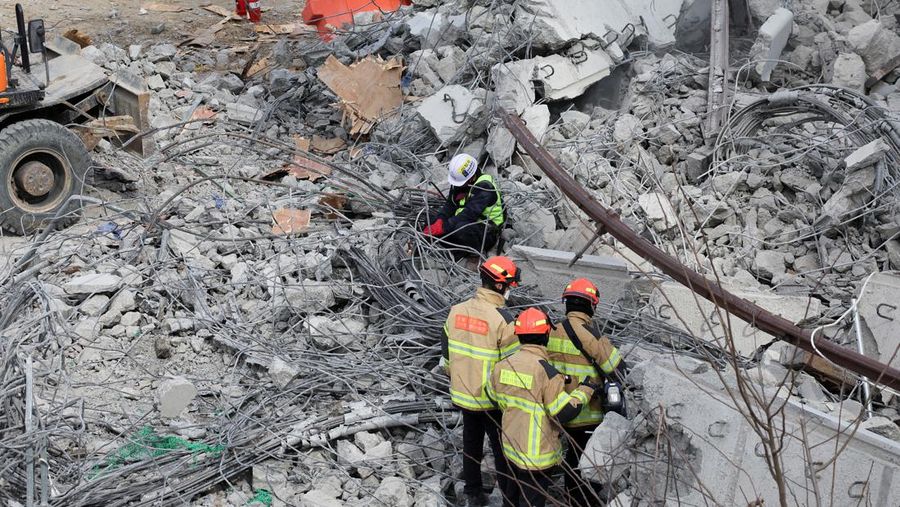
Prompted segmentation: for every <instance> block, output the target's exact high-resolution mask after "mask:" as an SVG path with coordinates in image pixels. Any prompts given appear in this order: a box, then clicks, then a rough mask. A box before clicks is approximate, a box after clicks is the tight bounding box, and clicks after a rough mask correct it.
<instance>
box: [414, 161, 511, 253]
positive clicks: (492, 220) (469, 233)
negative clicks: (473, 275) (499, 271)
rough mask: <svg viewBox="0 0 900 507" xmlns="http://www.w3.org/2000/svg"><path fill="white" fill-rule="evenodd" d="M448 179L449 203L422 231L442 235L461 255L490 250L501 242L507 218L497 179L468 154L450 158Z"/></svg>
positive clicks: (449, 245)
mask: <svg viewBox="0 0 900 507" xmlns="http://www.w3.org/2000/svg"><path fill="white" fill-rule="evenodd" d="M447 179H448V181H449V182H450V191H449V195H448V198H447V202H446V203H445V204H444V206H443V208H441V210H440V212H438V214H437V216H436V217H432V218H433V221H432V222H431V223H430V224H429V225H427V226H426V227H425V228H424V229H423V231H422V232H423V233H424V234H426V235H428V236H433V237H435V238H439V239H440V240H441V242H442V243H445V244H446V245H447V246H448V247H449V248H451V249H452V251H453V254H454V256H455V257H457V258H462V257H465V256H467V255H470V254H473V253H474V252H481V253H484V252H487V251H489V250H490V249H491V248H493V247H494V245H496V244H497V241H498V240H499V238H500V230H501V228H502V227H503V223H504V220H505V218H504V217H505V215H504V212H503V200H502V199H501V198H500V188H499V186H498V185H497V182H496V181H494V177H493V176H491V175H490V174H485V173H482V172H481V171H480V170H479V168H478V161H477V160H475V158H474V157H472V156H471V155H467V154H465V153H461V154H459V155H456V156H455V157H453V159H452V160H450V166H449V172H448V177H447ZM473 251H474V252H473Z"/></svg>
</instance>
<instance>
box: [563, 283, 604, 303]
mask: <svg viewBox="0 0 900 507" xmlns="http://www.w3.org/2000/svg"><path fill="white" fill-rule="evenodd" d="M567 297H576V298H583V299H587V300H588V301H590V302H591V304H592V305H594V306H596V305H597V303H599V302H600V297H599V296H598V295H597V286H596V285H594V284H593V283H591V281H590V280H588V279H587V278H579V279H578V280H573V281H572V282H571V283H570V284H569V285H566V290H564V291H563V298H567Z"/></svg>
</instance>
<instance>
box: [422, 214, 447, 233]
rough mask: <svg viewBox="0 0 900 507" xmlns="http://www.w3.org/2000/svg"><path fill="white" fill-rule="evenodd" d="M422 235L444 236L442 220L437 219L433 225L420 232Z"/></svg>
mask: <svg viewBox="0 0 900 507" xmlns="http://www.w3.org/2000/svg"><path fill="white" fill-rule="evenodd" d="M422 234H424V235H426V236H443V235H444V219H443V218H438V219H437V220H435V221H434V223H433V224H431V225H429V226H428V227H426V228H424V229H423V230H422Z"/></svg>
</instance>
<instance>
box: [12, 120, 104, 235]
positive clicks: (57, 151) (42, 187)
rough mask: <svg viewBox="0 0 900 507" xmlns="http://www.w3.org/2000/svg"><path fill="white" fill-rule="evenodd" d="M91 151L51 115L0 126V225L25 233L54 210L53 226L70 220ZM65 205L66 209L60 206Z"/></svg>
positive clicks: (44, 221)
mask: <svg viewBox="0 0 900 507" xmlns="http://www.w3.org/2000/svg"><path fill="white" fill-rule="evenodd" d="M90 168H91V156H90V154H89V153H88V151H87V148H86V147H85V146H84V143H82V142H81V139H79V138H78V136H77V135H75V134H74V133H73V132H71V131H69V130H68V129H67V128H65V127H64V126H62V125H60V124H58V123H56V122H52V121H50V120H25V121H20V122H17V123H13V124H12V125H10V126H8V127H6V128H4V129H3V130H2V131H0V183H2V184H0V227H2V228H3V229H5V230H7V231H9V232H12V233H15V234H19V235H26V234H31V233H32V232H35V231H36V230H38V229H40V228H42V227H45V226H46V225H47V224H49V223H50V221H51V220H52V219H53V217H55V216H56V215H57V212H59V219H58V220H57V221H56V227H57V228H63V227H67V226H69V225H72V224H73V223H75V222H76V221H77V220H78V218H79V216H80V215H81V203H80V202H69V197H71V196H72V195H73V194H76V193H80V192H81V191H82V189H83V188H84V185H85V180H84V178H85V175H86V174H87V172H88V170H89V169H90ZM63 207H65V208H66V209H62V210H61V208H63Z"/></svg>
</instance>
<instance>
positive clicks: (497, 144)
mask: <svg viewBox="0 0 900 507" xmlns="http://www.w3.org/2000/svg"><path fill="white" fill-rule="evenodd" d="M515 151H516V139H515V138H514V137H513V135H512V133H511V132H510V131H509V130H507V129H506V127H504V126H502V125H497V126H496V127H494V128H493V129H491V131H490V133H488V140H487V152H488V153H490V154H491V160H493V161H494V163H496V164H497V165H499V166H505V165H508V164H509V161H510V159H511V158H512V156H513V153H514V152H515ZM444 179H446V178H444Z"/></svg>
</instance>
